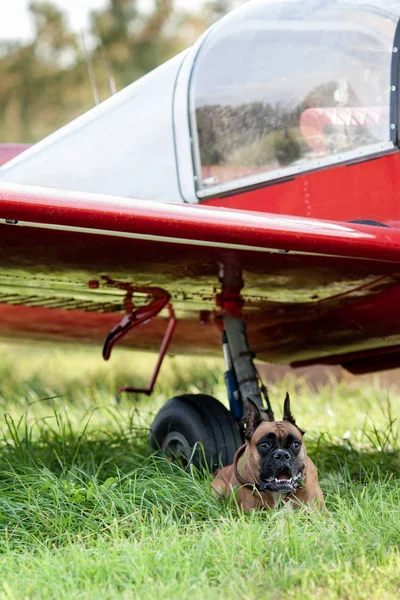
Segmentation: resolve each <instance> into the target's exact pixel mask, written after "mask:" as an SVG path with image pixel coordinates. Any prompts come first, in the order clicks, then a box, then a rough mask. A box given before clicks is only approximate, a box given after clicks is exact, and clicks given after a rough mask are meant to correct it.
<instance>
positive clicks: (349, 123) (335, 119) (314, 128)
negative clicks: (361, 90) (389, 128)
mask: <svg viewBox="0 0 400 600" xmlns="http://www.w3.org/2000/svg"><path fill="white" fill-rule="evenodd" d="M385 124H387V125H389V110H388V109H387V108H383V107H375V106H374V107H357V106H356V107H353V106H333V107H324V108H307V109H306V110H305V111H304V112H303V113H302V115H301V117H300V131H301V133H302V135H303V137H304V139H305V141H306V142H307V144H308V146H309V147H310V148H311V149H312V150H314V152H317V153H318V154H322V155H323V154H326V153H327V152H328V147H327V140H326V131H327V129H328V128H329V130H332V129H333V130H334V129H335V128H336V127H338V128H339V127H340V128H374V127H377V126H379V125H385Z"/></svg>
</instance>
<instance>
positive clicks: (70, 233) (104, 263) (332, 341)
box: [0, 184, 400, 370]
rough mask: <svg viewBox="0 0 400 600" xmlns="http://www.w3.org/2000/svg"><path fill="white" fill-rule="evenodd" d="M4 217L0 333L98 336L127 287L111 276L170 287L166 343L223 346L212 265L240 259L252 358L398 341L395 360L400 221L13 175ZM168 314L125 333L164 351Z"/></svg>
mask: <svg viewBox="0 0 400 600" xmlns="http://www.w3.org/2000/svg"><path fill="white" fill-rule="evenodd" d="M0 219H1V225H2V226H1V229H0V231H1V240H2V244H1V250H0V265H1V271H0V336H2V337H6V338H7V337H10V338H13V339H16V338H21V339H33V340H38V339H40V340H54V341H77V342H94V343H98V344H99V345H101V344H102V342H103V341H104V338H105V337H106V335H107V333H108V332H109V330H110V329H112V328H113V327H114V326H115V325H116V323H117V322H118V321H119V320H120V318H121V316H122V314H123V313H124V299H125V300H126V292H125V291H124V290H123V289H120V288H118V287H116V286H113V285H110V278H111V280H113V281H118V282H125V283H130V284H134V285H135V286H144V287H147V286H153V287H154V286H157V287H161V288H164V289H165V290H167V291H168V292H169V293H170V294H171V297H172V304H173V306H174V309H175V313H176V316H177V318H178V324H177V327H176V330H175V333H174V337H173V341H172V344H171V347H170V351H171V352H174V353H183V352H185V353H188V352H190V353H204V354H209V353H215V352H220V332H219V330H218V328H217V327H216V324H215V318H216V316H217V315H218V309H217V308H216V300H215V298H216V294H217V293H218V291H219V281H218V274H219V270H220V266H221V264H222V263H226V262H227V261H228V262H230V261H235V263H236V264H238V265H240V267H241V268H242V270H243V278H244V281H245V287H244V289H243V292H242V295H243V297H244V299H245V305H244V314H245V317H246V321H247V324H248V331H249V338H250V345H251V347H252V348H253V349H254V351H255V352H256V354H257V357H258V358H260V359H263V360H267V361H272V362H280V363H297V362H304V361H307V362H321V361H324V362H336V363H337V362H342V363H346V356H347V357H348V359H349V360H350V358H351V360H352V361H353V370H357V367H354V364H356V363H357V360H360V359H362V360H365V359H366V360H367V362H368V360H369V363H371V355H372V356H375V355H376V353H377V352H380V353H381V352H382V349H385V350H384V352H385V353H386V354H387V352H388V350H387V348H390V351H389V352H390V357H391V358H390V360H392V361H393V357H394V361H396V356H397V355H396V352H398V350H397V346H399V347H400V319H399V317H398V316H397V314H398V310H397V306H398V300H399V299H400V287H399V282H400V230H397V229H390V228H385V227H371V226H362V225H353V224H347V223H332V222H327V221H317V220H311V219H305V218H293V217H289V216H279V215H270V214H262V213H249V212H245V211H235V210H228V209H220V208H214V207H207V206H204V205H203V206H193V205H187V204H161V203H155V202H150V201H141V200H133V199H123V198H115V197H108V196H99V195H90V194H78V193H71V192H62V191H57V190H51V189H45V188H29V187H24V186H15V185H11V184H9V185H6V184H2V185H1V187H0ZM106 276H107V277H108V279H107V277H106ZM133 299H134V302H137V303H138V305H139V306H140V303H141V302H142V303H144V302H145V297H144V296H143V295H141V294H139V295H138V296H137V297H134V298H133ZM165 316H166V313H161V317H165ZM165 326H166V323H165V318H159V319H155V320H153V321H151V322H149V323H146V324H144V325H141V326H140V327H139V328H138V329H136V330H135V331H134V332H132V333H131V334H130V335H128V336H126V337H125V338H124V339H122V340H121V344H123V345H126V346H130V347H134V348H138V349H154V350H156V349H158V347H159V344H160V340H161V338H162V335H163V331H164V329H165ZM378 349H379V350H378ZM381 360H382V358H381ZM359 370H360V369H359Z"/></svg>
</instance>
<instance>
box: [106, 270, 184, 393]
mask: <svg viewBox="0 0 400 600" xmlns="http://www.w3.org/2000/svg"><path fill="white" fill-rule="evenodd" d="M103 279H105V280H106V282H107V285H109V286H112V287H117V288H118V289H120V290H125V292H126V295H125V298H124V308H125V311H126V314H125V315H124V316H123V317H122V319H121V321H120V322H119V323H118V325H116V326H115V327H113V329H111V331H110V333H109V334H108V335H107V337H106V339H105V341H104V345H103V358H104V360H108V359H109V358H110V356H111V351H112V349H113V347H114V346H115V344H116V343H117V342H118V340H120V339H121V338H123V337H124V336H125V335H126V334H127V333H128V332H129V331H131V330H132V329H134V328H135V327H138V326H139V325H143V324H144V323H148V322H149V321H151V320H152V319H154V317H157V315H159V314H160V312H161V311H162V310H163V309H164V308H165V309H167V310H168V313H169V320H168V325H167V329H166V331H165V334H164V337H163V340H162V342H161V346H160V350H159V354H158V359H157V362H156V365H155V367H154V371H153V374H152V376H151V377H150V381H149V383H148V385H147V386H146V387H145V388H137V387H131V386H123V387H121V388H120V392H137V393H142V394H147V395H148V396H149V395H150V394H151V393H152V391H153V388H154V384H155V382H156V380H157V376H158V373H159V371H160V369H161V365H162V362H163V360H164V356H165V354H166V352H167V350H168V346H169V343H170V341H171V338H172V334H173V332H174V329H175V326H176V318H175V314H174V309H173V308H172V305H171V304H170V300H171V295H170V294H169V293H168V292H167V291H165V290H163V289H162V288H158V287H137V286H134V285H133V284H131V283H125V282H121V281H114V280H113V279H111V278H110V277H108V276H107V275H105V276H103ZM135 293H140V294H146V295H147V296H148V298H149V303H148V304H146V305H145V306H141V307H139V308H135V306H134V303H133V296H134V294H135Z"/></svg>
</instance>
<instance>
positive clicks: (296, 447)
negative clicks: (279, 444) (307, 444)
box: [292, 442, 300, 450]
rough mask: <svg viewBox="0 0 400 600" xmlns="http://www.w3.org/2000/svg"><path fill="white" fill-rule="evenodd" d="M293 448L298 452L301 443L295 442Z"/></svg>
mask: <svg viewBox="0 0 400 600" xmlns="http://www.w3.org/2000/svg"><path fill="white" fill-rule="evenodd" d="M292 447H293V448H294V449H295V450H298V449H299V448H300V442H293V444H292Z"/></svg>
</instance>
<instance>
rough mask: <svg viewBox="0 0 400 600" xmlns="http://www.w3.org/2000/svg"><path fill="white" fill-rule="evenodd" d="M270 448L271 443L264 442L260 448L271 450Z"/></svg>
mask: <svg viewBox="0 0 400 600" xmlns="http://www.w3.org/2000/svg"><path fill="white" fill-rule="evenodd" d="M269 447H270V443H269V442H262V444H260V448H264V450H265V449H266V448H269Z"/></svg>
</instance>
